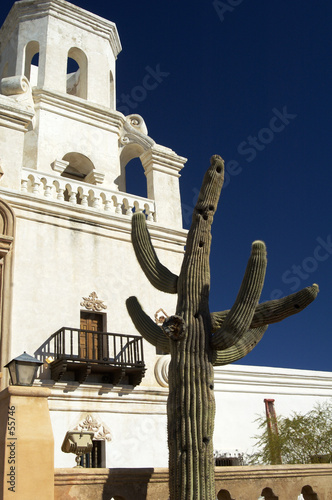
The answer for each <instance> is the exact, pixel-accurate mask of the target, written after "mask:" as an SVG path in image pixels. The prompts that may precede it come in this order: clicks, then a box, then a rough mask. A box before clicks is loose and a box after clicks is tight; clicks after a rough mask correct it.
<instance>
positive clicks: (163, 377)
mask: <svg viewBox="0 0 332 500" xmlns="http://www.w3.org/2000/svg"><path fill="white" fill-rule="evenodd" d="M170 361H171V355H170V354H165V355H164V356H161V357H160V358H159V359H158V361H157V362H156V364H155V367H154V375H155V377H156V380H157V382H158V384H159V385H161V387H168V369H169V364H170Z"/></svg>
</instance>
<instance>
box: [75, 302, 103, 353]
mask: <svg viewBox="0 0 332 500" xmlns="http://www.w3.org/2000/svg"><path fill="white" fill-rule="evenodd" d="M80 329H81V331H80V357H81V358H83V359H98V358H99V352H98V351H99V341H98V334H97V333H98V332H100V333H101V332H102V331H103V316H102V314H95V313H86V312H81V324H80ZM86 330H89V331H86ZM92 332H96V333H92Z"/></svg>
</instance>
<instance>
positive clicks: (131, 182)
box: [119, 143, 147, 198]
mask: <svg viewBox="0 0 332 500" xmlns="http://www.w3.org/2000/svg"><path fill="white" fill-rule="evenodd" d="M143 152H144V149H143V147H142V146H141V145H139V144H135V143H132V144H128V145H127V146H125V147H124V149H123V150H122V153H121V157H120V163H121V184H119V190H120V191H125V192H126V193H131V194H135V195H137V196H143V197H144V198H146V196H147V195H146V192H147V184H146V177H145V174H144V168H143V165H142V162H141V160H140V159H139V157H140V155H141V154H142V153H143Z"/></svg>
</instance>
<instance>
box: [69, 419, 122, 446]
mask: <svg viewBox="0 0 332 500" xmlns="http://www.w3.org/2000/svg"><path fill="white" fill-rule="evenodd" d="M73 430H74V431H84V432H85V431H88V432H93V433H94V436H93V439H97V440H99V441H101V440H105V441H111V439H112V437H111V432H110V430H109V429H108V428H107V427H106V426H105V425H104V424H103V423H102V422H100V420H98V419H97V418H95V417H93V416H92V415H87V416H86V417H85V418H84V419H83V420H81V421H80V422H79V423H78V424H77V425H76V426H75V427H74V429H73Z"/></svg>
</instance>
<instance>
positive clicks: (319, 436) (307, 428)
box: [248, 401, 332, 465]
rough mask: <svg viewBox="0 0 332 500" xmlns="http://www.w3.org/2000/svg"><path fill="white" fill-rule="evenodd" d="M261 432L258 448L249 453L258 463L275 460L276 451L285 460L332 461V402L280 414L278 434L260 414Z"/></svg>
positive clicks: (252, 460)
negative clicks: (308, 409)
mask: <svg viewBox="0 0 332 500" xmlns="http://www.w3.org/2000/svg"><path fill="white" fill-rule="evenodd" d="M258 422H259V428H260V429H261V433H260V435H258V436H255V437H256V447H257V450H256V451H255V452H254V453H253V454H252V455H250V456H249V457H248V459H249V460H248V462H249V463H250V464H251V465H254V464H255V463H256V464H258V463H263V464H273V463H274V457H275V454H276V452H278V453H280V454H281V458H282V463H284V464H310V463H319V462H322V461H324V462H331V461H332V402H331V401H329V402H324V403H317V404H316V405H315V406H314V408H313V409H312V410H311V411H309V412H308V413H305V414H301V413H296V412H294V413H293V414H292V415H291V416H290V417H277V424H278V430H279V432H278V434H273V435H271V433H270V432H269V426H268V420H267V419H266V418H265V417H259V419H258Z"/></svg>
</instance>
